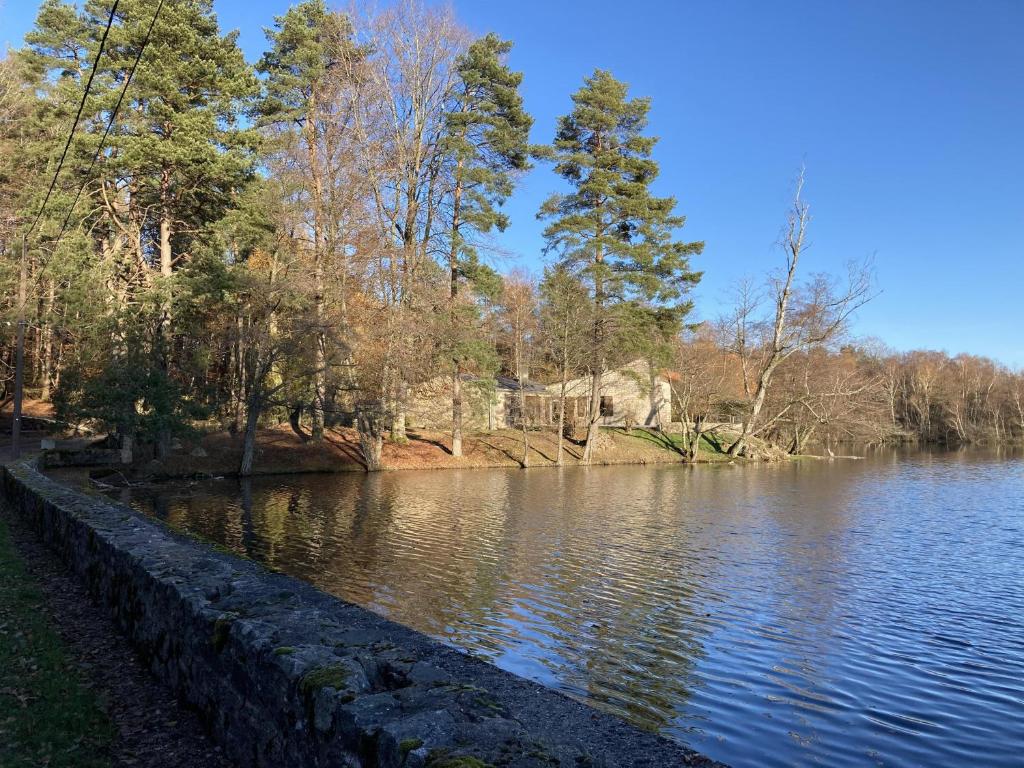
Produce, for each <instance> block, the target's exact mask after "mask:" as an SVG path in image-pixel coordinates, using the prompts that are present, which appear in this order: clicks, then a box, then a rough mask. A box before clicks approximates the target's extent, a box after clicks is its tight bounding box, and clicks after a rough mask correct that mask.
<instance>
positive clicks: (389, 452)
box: [135, 426, 734, 478]
mask: <svg viewBox="0 0 1024 768" xmlns="http://www.w3.org/2000/svg"><path fill="white" fill-rule="evenodd" d="M528 439H529V451H528V452H525V453H526V457H525V458H526V462H525V463H526V465H527V466H529V467H553V466H555V460H556V456H557V452H558V446H557V436H556V435H554V434H552V433H551V432H549V431H536V432H530V433H529V434H528ZM563 451H564V454H563V463H564V464H565V465H566V466H577V465H579V464H580V460H581V458H582V456H583V446H582V445H580V444H578V443H576V442H574V441H569V440H566V441H565V442H564V443H563ZM463 453H464V455H463V456H461V457H455V456H452V454H451V439H450V437H449V435H447V434H445V433H443V432H430V431H426V430H409V433H408V440H407V441H405V442H401V443H400V442H394V441H391V440H385V441H384V451H383V463H384V469H385V470H390V471H397V470H406V469H484V468H516V467H522V466H523V465H524V461H523V459H524V450H523V434H522V432H519V431H516V430H497V431H494V432H482V433H477V434H470V435H467V436H466V437H465V438H464V439H463ZM241 455H242V438H241V436H240V435H232V434H230V433H228V432H213V433H209V434H205V435H202V436H200V437H198V438H196V439H195V440H194V441H192V442H182V443H180V444H178V445H176V446H175V448H174V449H173V450H172V452H171V454H170V455H169V456H167V457H166V458H164V459H162V460H159V461H158V460H153V461H149V462H146V463H144V464H140V465H138V466H137V467H136V468H135V471H136V472H137V473H138V474H142V475H145V476H149V477H154V478H173V477H190V476H195V475H224V476H228V475H233V474H235V473H236V472H237V469H238V464H239V460H240V458H241ZM733 460H734V459H733V457H731V456H727V455H725V454H724V453H722V452H721V451H719V450H718V449H717V447H716V446H715V445H714V444H713V443H711V442H708V441H706V440H705V441H703V442H702V444H701V451H700V452H699V454H698V461H699V462H701V463H710V462H721V461H733ZM682 461H683V454H682V446H681V441H680V439H679V436H678V435H668V434H664V433H661V432H657V431H655V430H644V429H634V430H632V431H631V432H627V431H626V430H623V429H602V430H601V439H600V442H599V444H598V446H597V448H596V450H595V451H594V457H593V463H594V464H599V465H601V464H665V463H669V464H672V463H675V464H678V463H680V462H682ZM253 471H254V474H298V473H305V472H362V471H365V464H364V462H363V459H362V455H361V454H360V451H359V437H358V435H357V433H356V431H355V430H354V429H347V428H343V427H335V428H332V429H329V430H327V432H326V434H325V435H324V440H323V442H322V443H320V444H316V443H313V442H311V441H306V440H303V439H302V438H300V437H299V436H298V435H296V434H295V432H293V431H292V430H291V429H289V428H288V427H287V426H278V427H271V428H267V429H261V430H260V431H259V433H258V434H257V439H256V462H255V467H254V470H253Z"/></svg>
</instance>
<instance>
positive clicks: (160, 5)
mask: <svg viewBox="0 0 1024 768" xmlns="http://www.w3.org/2000/svg"><path fill="white" fill-rule="evenodd" d="M115 5H116V3H115ZM163 7H164V0H160V2H159V3H158V4H157V6H156V12H155V13H154V14H153V18H152V20H151V21H150V22H149V29H147V30H146V37H145V38H143V40H142V47H141V48H139V52H138V53H137V54H136V55H135V61H134V62H132V68H131V70H130V71H129V72H128V77H126V78H125V81H124V86H123V87H122V88H121V95H120V96H118V97H117V104H115V105H114V109H113V111H112V112H111V113H110V119H109V120H107V128H106V130H105V131H103V136H102V137H101V138H100V142H99V144H97V145H96V153H95V154H94V155H93V156H92V162H90V163H89V167H88V168H87V169H86V171H85V180H84V181H83V182H82V186H80V187H79V188H78V194H76V195H75V199H74V201H73V202H72V203H71V206H70V207H69V208H68V213H67V216H65V217H64V223H63V224H62V225H61V227H60V232H59V233H58V234H57V237H56V238H54V242H58V241H59V240H60V238H61V235H63V234H64V232H65V230H67V228H68V222H70V221H71V214H73V213H74V211H75V206H76V205H78V200H79V198H80V197H81V196H82V192H84V191H85V188H86V186H88V184H89V174H90V173H92V169H93V168H94V167H96V161H97V160H99V158H100V153H102V152H103V147H104V146H106V143H107V136H109V135H110V129H111V128H112V127H113V125H114V121H115V120H116V119H117V113H118V111H119V110H120V109H121V102H122V101H124V94H125V92H126V91H127V90H128V86H129V85H131V82H132V78H133V77H134V76H135V68H136V67H138V66H139V61H140V60H141V59H142V54H143V53H144V52H145V50H146V46H147V45H149V36H150V34H151V33H152V32H153V27H155V26H156V19H157V17H158V16H159V15H160V9H161V8H163Z"/></svg>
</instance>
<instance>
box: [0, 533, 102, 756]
mask: <svg viewBox="0 0 1024 768" xmlns="http://www.w3.org/2000/svg"><path fill="white" fill-rule="evenodd" d="M113 735H114V729H113V726H112V725H111V723H110V721H109V720H108V719H107V717H106V715H104V713H103V711H102V710H101V709H100V705H99V702H98V701H97V698H96V696H95V694H94V693H93V692H91V691H89V690H88V689H87V688H86V687H85V686H84V685H83V682H82V678H81V676H80V675H78V674H77V673H76V672H75V671H74V670H73V669H72V668H70V666H69V664H68V659H67V657H66V655H65V652H64V647H63V643H62V642H61V640H60V637H59V636H58V635H57V633H56V631H55V630H54V627H53V625H52V624H51V622H50V620H49V617H48V614H47V612H46V610H45V606H44V600H43V595H42V593H41V592H40V591H39V587H38V586H37V585H36V583H35V582H34V581H33V580H32V578H31V577H30V576H29V575H28V574H27V573H25V569H24V567H23V564H22V562H21V559H20V558H19V557H18V555H17V553H16V552H15V551H14V548H13V546H12V544H11V539H10V532H9V531H8V529H7V525H6V523H5V522H4V521H3V520H0V766H4V768H29V766H32V767H33V768H35V766H48V768H64V767H65V766H66V767H67V768H72V767H73V768H101V767H105V766H109V765H110V760H109V757H108V747H109V745H110V742H111V740H112V739H113Z"/></svg>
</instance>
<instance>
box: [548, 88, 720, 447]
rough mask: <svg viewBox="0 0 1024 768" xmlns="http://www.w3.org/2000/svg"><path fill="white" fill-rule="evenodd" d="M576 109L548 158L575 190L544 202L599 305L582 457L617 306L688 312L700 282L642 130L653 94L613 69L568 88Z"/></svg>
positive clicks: (552, 247)
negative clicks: (658, 184) (658, 188)
mask: <svg viewBox="0 0 1024 768" xmlns="http://www.w3.org/2000/svg"><path fill="white" fill-rule="evenodd" d="M572 101H573V110H572V112H571V113H570V114H568V115H566V116H564V117H562V118H560V119H559V121H558V131H557V134H556V136H555V141H554V145H553V146H552V148H551V156H552V158H553V160H554V162H555V172H556V173H557V174H558V175H559V176H561V177H562V178H563V179H565V180H566V181H567V182H568V183H569V185H570V186H571V187H572V191H571V192H569V193H567V194H556V195H553V196H552V197H551V198H549V199H548V200H547V201H546V202H545V203H544V204H543V205H542V207H541V210H540V214H539V216H540V218H543V219H547V220H549V221H550V223H549V224H548V226H547V227H546V228H545V230H544V237H545V239H546V241H547V249H548V250H549V251H552V252H554V253H556V254H557V255H558V260H559V261H558V263H559V264H560V265H562V266H563V267H565V268H566V269H568V270H569V271H571V272H572V273H574V274H577V275H579V276H580V277H581V278H582V279H583V280H585V282H586V284H587V286H588V288H589V291H590V299H591V302H592V304H593V307H592V309H593V328H592V338H591V344H592V349H591V363H590V374H591V377H592V382H591V393H590V425H589V428H588V430H587V442H586V448H585V450H584V455H583V462H584V463H589V462H590V461H591V458H592V455H593V449H594V445H595V442H596V438H597V434H598V423H599V421H600V403H601V379H602V376H603V375H604V373H605V370H606V367H607V355H608V343H609V339H610V338H611V336H612V333H613V331H614V325H615V317H616V312H617V311H619V310H621V309H624V308H626V307H627V306H629V305H633V306H635V303H636V302H644V303H649V304H653V305H657V306H658V307H660V308H661V312H664V311H665V310H671V311H672V312H673V313H675V314H676V315H677V316H680V317H681V316H683V315H685V314H686V313H687V312H688V311H689V310H690V303H689V302H687V301H685V299H684V296H685V294H686V292H687V290H688V289H689V288H690V287H691V286H692V285H693V284H695V283H696V282H697V281H698V280H699V279H700V274H699V273H696V272H692V271H690V267H689V257H690V256H691V255H695V254H699V253H700V252H701V251H702V250H703V246H704V244H703V243H700V242H694V243H685V242H681V241H678V240H676V239H675V237H674V233H675V230H677V229H678V228H680V227H682V226H683V223H684V218H683V217H682V216H678V215H676V214H675V213H674V211H675V206H676V201H675V199H674V198H672V197H656V196H655V195H654V194H652V192H651V189H650V186H651V184H652V182H653V181H654V180H655V178H656V177H657V175H658V165H657V163H656V162H655V161H654V160H653V159H652V158H651V152H652V150H653V148H654V145H655V143H656V142H657V139H656V138H653V137H650V136H644V135H643V130H644V128H645V127H646V125H647V113H648V111H649V110H650V99H647V98H634V99H630V98H629V97H628V89H627V86H626V84H625V83H622V82H620V81H618V80H616V79H615V78H614V77H612V75H611V73H609V72H606V71H603V70H597V71H595V72H594V74H593V75H591V76H590V77H588V78H586V80H585V81H584V84H583V87H582V88H581V89H580V90H578V91H577V92H576V93H574V94H573V95H572Z"/></svg>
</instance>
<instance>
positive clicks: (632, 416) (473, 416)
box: [406, 360, 672, 432]
mask: <svg viewBox="0 0 1024 768" xmlns="http://www.w3.org/2000/svg"><path fill="white" fill-rule="evenodd" d="M560 389H561V384H560V383H555V384H548V385H547V386H545V385H543V384H538V383H536V382H532V381H531V382H527V383H526V384H525V385H524V386H523V401H524V408H523V409H520V407H519V396H520V393H519V380H518V379H514V378H512V377H509V376H497V377H495V378H493V379H490V378H480V377H477V376H472V375H468V374H465V375H463V377H462V426H463V428H464V429H466V430H470V431H477V432H484V431H490V430H495V429H517V428H519V427H521V426H522V424H523V417H524V414H523V413H521V412H520V411H521V410H524V411H525V419H526V425H527V426H529V427H553V426H555V425H556V424H557V423H558V396H559V391H560ZM410 394H411V397H410V400H409V403H408V410H407V412H406V418H407V420H408V421H407V423H408V425H409V426H410V427H412V428H420V429H430V430H439V431H445V430H448V429H450V428H451V424H452V383H451V379H450V378H449V377H448V376H438V377H436V378H434V379H431V380H430V381H427V382H424V383H423V384H421V385H419V386H418V387H415V388H414V389H413V390H412V391H411V393H410ZM671 395H672V393H671V390H670V388H669V382H668V379H666V378H665V376H664V375H663V374H662V372H660V371H657V370H652V369H651V366H650V365H649V364H648V363H647V361H645V360H634V361H633V362H632V363H629V364H628V365H624V366H621V367H619V368H615V369H613V370H609V371H606V372H605V374H604V376H603V377H602V379H601V417H600V419H599V423H600V424H601V425H602V426H606V427H626V426H639V427H655V428H666V429H667V428H668V425H669V423H670V421H671V409H672V407H671V402H672V396H671ZM589 413H590V377H589V376H581V377H579V378H577V379H572V380H571V381H569V382H568V383H567V386H566V400H565V421H566V424H567V425H569V426H576V427H581V426H582V425H584V424H586V423H587V422H588V414H589Z"/></svg>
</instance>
